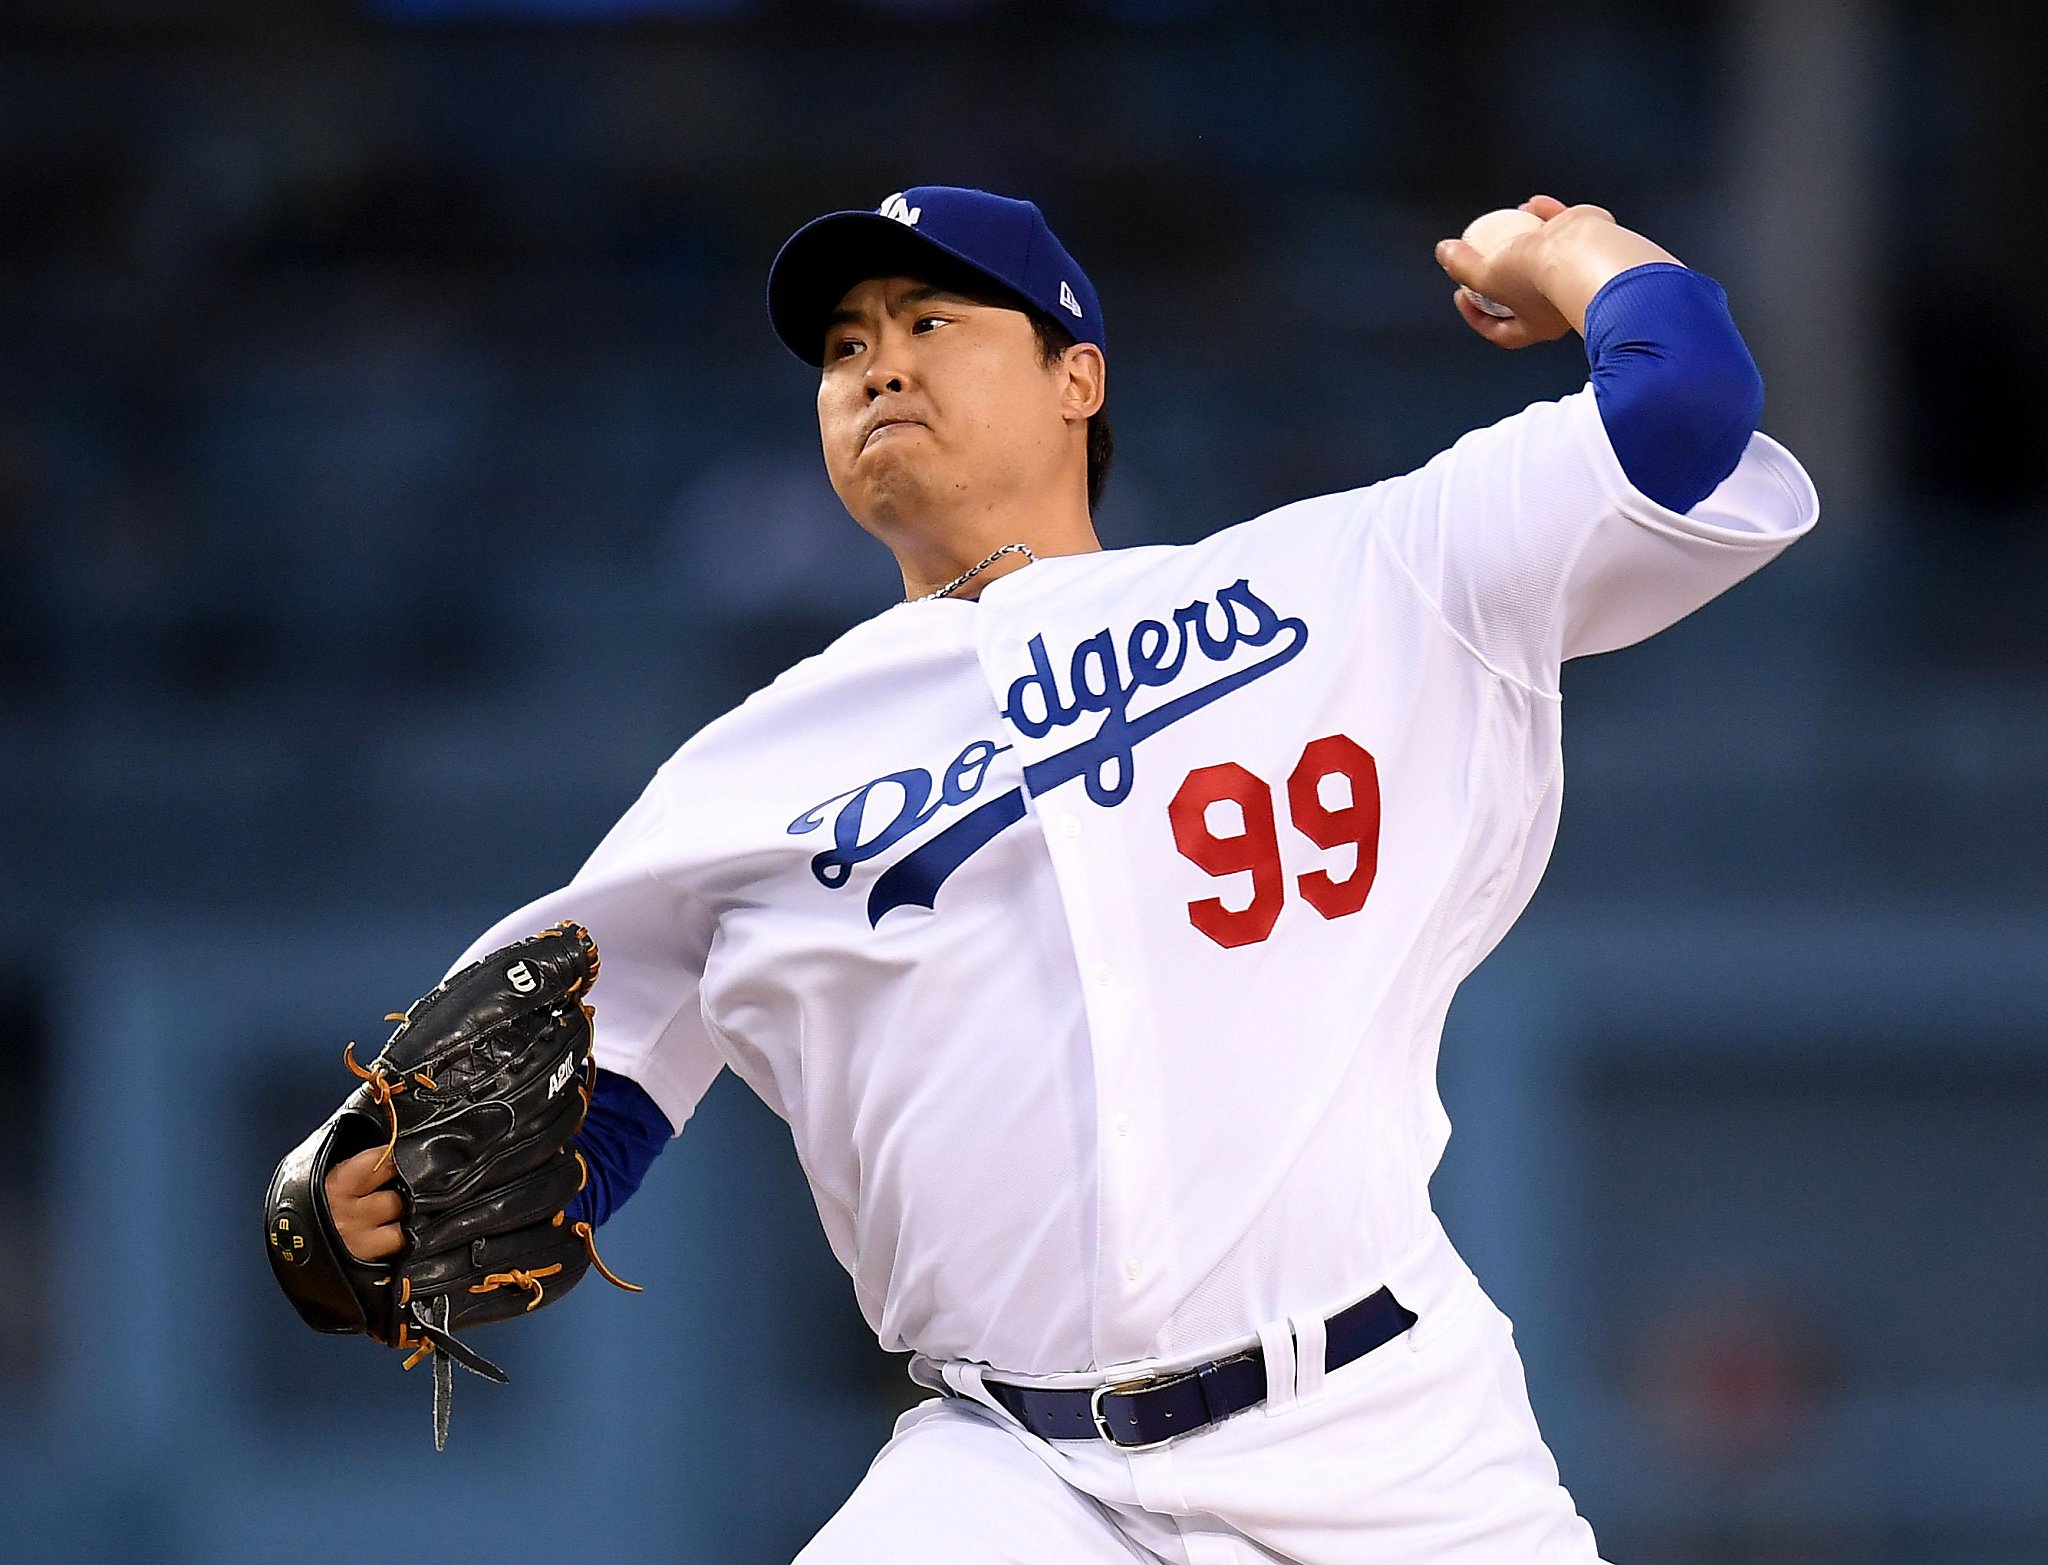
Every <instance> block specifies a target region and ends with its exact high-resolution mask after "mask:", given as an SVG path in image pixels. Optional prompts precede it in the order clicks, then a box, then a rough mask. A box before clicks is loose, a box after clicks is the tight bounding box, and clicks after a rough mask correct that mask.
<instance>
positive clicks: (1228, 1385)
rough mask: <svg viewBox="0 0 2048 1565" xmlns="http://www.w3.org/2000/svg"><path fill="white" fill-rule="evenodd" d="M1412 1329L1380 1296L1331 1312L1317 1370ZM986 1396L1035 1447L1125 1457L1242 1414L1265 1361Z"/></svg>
mask: <svg viewBox="0 0 2048 1565" xmlns="http://www.w3.org/2000/svg"><path fill="white" fill-rule="evenodd" d="M1414 1324H1415V1312H1414V1311H1413V1310H1411V1309H1409V1308H1407V1307H1406V1306H1405V1305H1403V1304H1402V1303H1401V1302H1400V1301H1399V1300H1398V1299H1396V1298H1395V1297H1394V1296H1393V1295H1392V1294H1391V1293H1389V1292H1387V1290H1386V1289H1384V1288H1382V1289H1380V1291H1379V1292H1377V1293H1373V1294H1368V1295H1367V1296H1366V1297H1364V1298H1362V1299H1360V1300H1359V1301H1358V1302H1357V1303H1356V1304H1352V1305H1348V1306H1346V1307H1345V1308H1344V1309H1341V1310H1339V1311H1338V1312H1337V1313H1336V1314H1335V1315H1332V1316H1331V1317H1330V1319H1329V1322H1328V1325H1327V1326H1326V1327H1325V1336H1324V1347H1323V1368H1324V1370H1325V1371H1326V1372H1327V1371H1329V1370H1333V1369H1339V1368H1342V1367H1343V1366H1344V1365H1346V1364H1349V1363H1350V1362H1351V1361H1352V1360H1353V1359H1359V1358H1363V1357H1365V1355H1366V1354H1368V1353H1370V1352H1371V1351H1372V1350H1373V1349H1374V1348H1377V1347H1380V1346H1381V1345H1383V1344H1385V1343H1388V1342H1392V1341H1393V1340H1394V1338H1396V1337H1398V1336H1400V1335H1401V1333H1402V1332H1404V1331H1406V1330H1407V1329H1408V1328H1409V1327H1410V1326H1412V1325H1414ZM982 1385H983V1386H984V1387H985V1388H986V1389H987V1391H988V1394H989V1395H990V1396H992V1397H994V1398H995V1399H996V1401H998V1402H1000V1403H1001V1404H1002V1405H1003V1406H1004V1407H1005V1408H1007V1409H1008V1410H1009V1413H1010V1416H1011V1417H1013V1418H1015V1419H1016V1420H1017V1422H1018V1423H1020V1424H1022V1425H1023V1426H1024V1427H1025V1428H1026V1429H1028V1430H1030V1431H1031V1432H1032V1433H1033V1434H1034V1435H1037V1436H1038V1438H1039V1439H1041V1440H1094V1439H1097V1438H1098V1437H1099V1438H1101V1439H1104V1440H1107V1441H1108V1442H1109V1443H1110V1444H1111V1445H1114V1446H1121V1447H1123V1448H1124V1449H1125V1450H1136V1449H1139V1448H1142V1447H1144V1446H1153V1445H1163V1444H1164V1443H1165V1442H1166V1441H1168V1440H1171V1439H1173V1438H1174V1437H1175V1436H1176V1435H1185V1434H1192V1433H1193V1432H1194V1431H1195V1430H1197V1429H1203V1428H1206V1427H1207V1426H1208V1425H1210V1424H1213V1423H1216V1422H1218V1421H1219V1420H1222V1419H1225V1418H1228V1417H1230V1415H1231V1414H1232V1413H1242V1412H1243V1411H1244V1410H1245V1409H1246V1408H1248V1407H1255V1406H1257V1405H1258V1404H1259V1403H1261V1402H1263V1401H1264V1400H1265V1399H1266V1355H1265V1351H1264V1350H1263V1349H1261V1348H1249V1349H1247V1350H1246V1351H1244V1352H1243V1353H1234V1354H1232V1355H1231V1356H1230V1357H1229V1358H1223V1359H1211V1360H1210V1361H1209V1362H1208V1363H1206V1364H1197V1365H1195V1366H1194V1367H1193V1368H1191V1369H1182V1370H1175V1371H1174V1372H1173V1373H1172V1374H1169V1375H1157V1376H1154V1377H1152V1378H1150V1379H1147V1380H1121V1381H1116V1382H1114V1383H1112V1384H1110V1385H1106V1386H1097V1387H1095V1388H1094V1389H1092V1390H1087V1391H1044V1390H1040V1389H1039V1388H1037V1387H1035V1386H1013V1385H1010V1384H1009V1383H1008V1382H1006V1381H1001V1380H984V1381H983V1382H982Z"/></svg>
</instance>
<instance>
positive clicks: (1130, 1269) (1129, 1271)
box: [1124, 1255, 1142, 1282]
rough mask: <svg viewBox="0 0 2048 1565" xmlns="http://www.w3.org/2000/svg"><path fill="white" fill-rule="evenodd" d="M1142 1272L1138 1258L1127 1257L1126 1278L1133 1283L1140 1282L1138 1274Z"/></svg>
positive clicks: (1125, 1264)
mask: <svg viewBox="0 0 2048 1565" xmlns="http://www.w3.org/2000/svg"><path fill="white" fill-rule="evenodd" d="M1140 1270H1142V1268H1141V1267H1140V1266H1139V1265H1138V1258H1137V1257H1136V1256H1135V1255H1133V1256H1130V1257H1127V1258H1126V1259H1125V1261H1124V1276H1125V1277H1126V1278H1127V1279H1129V1280H1130V1281H1132V1282H1136V1281H1137V1280H1138V1273H1139V1271H1140Z"/></svg>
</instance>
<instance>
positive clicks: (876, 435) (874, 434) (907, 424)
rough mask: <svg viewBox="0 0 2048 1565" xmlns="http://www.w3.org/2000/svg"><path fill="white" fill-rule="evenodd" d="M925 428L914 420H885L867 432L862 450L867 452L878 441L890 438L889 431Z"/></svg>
mask: <svg viewBox="0 0 2048 1565" xmlns="http://www.w3.org/2000/svg"><path fill="white" fill-rule="evenodd" d="M924 427H925V426H924V424H923V423H922V422H920V421H919V420H917V419H914V418H885V419H882V420H881V421H880V422H878V423H877V424H876V425H875V427H874V428H873V429H870V430H869V431H868V432H867V434H866V435H865V436H864V437H863V438H862V440H861V443H860V448H861V450H863V451H865V450H867V448H868V447H869V446H871V445H873V444H874V443H875V442H876V441H877V440H884V439H888V438H890V435H889V431H891V430H892V429H923V428H924Z"/></svg>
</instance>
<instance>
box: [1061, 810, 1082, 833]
mask: <svg viewBox="0 0 2048 1565" xmlns="http://www.w3.org/2000/svg"><path fill="white" fill-rule="evenodd" d="M1060 835H1061V836H1062V837H1067V838H1073V837H1078V836H1080V835H1081V822H1080V821H1079V820H1078V819H1077V818H1076V817H1074V816H1072V815H1062V816H1061V817H1060Z"/></svg>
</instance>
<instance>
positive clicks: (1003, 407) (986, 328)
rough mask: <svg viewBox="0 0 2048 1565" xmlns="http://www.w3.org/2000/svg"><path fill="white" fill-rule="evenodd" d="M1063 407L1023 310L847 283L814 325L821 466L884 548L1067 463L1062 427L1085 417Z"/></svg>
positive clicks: (1066, 403) (1068, 436)
mask: <svg viewBox="0 0 2048 1565" xmlns="http://www.w3.org/2000/svg"><path fill="white" fill-rule="evenodd" d="M1077 351H1082V350H1069V352H1070V353H1071V352H1077ZM1085 351H1086V352H1089V353H1095V352H1097V350H1095V349H1092V348H1090V349H1086V350H1085ZM1099 400H1100V399H1099V397H1097V398H1096V403H1097V405H1099ZM1074 405H1075V402H1074V395H1073V386H1072V377H1070V376H1069V375H1067V374H1065V373H1064V372H1063V371H1062V370H1061V368H1060V366H1058V365H1055V366H1051V367H1048V366H1047V365H1046V364H1045V362H1044V360H1043V359H1042V358H1041V357H1040V354H1039V351H1038V339H1037V335H1036V333H1035V332H1034V331H1033V330H1032V326H1031V321H1030V318H1029V317H1028V316H1026V315H1025V314H1024V312H1023V311H1022V310H1017V309H1011V308H1008V307H1007V306H1004V305H1000V304H992V303H985V302H979V301H976V300H973V299H970V298H967V297H965V296H964V295H962V294H958V293H953V292H950V291H948V290H946V289H944V288H941V287H939V286H937V285H936V284H933V283H929V282H926V281H924V280H922V279H920V278H916V277H876V278H870V279H869V280H868V281H866V282H863V283H859V284H857V285H855V286H854V287H853V288H851V289H849V290H848V291H847V293H846V296H845V297H844V298H843V299H841V300H840V302H839V308H838V310H837V311H836V312H835V313H834V315H833V318H832V321H831V323H830V324H829V325H828V326H827V328H826V332H825V365H824V370H823V372H822V373H821V375H820V377H819V380H818V433H819V436H820V438H821V439H822V440H823V443H824V448H825V469H826V471H827V473H829V474H830V476H831V479H832V487H833V488H834V489H835V490H837V491H838V493H839V498H840V500H841V501H843V502H844V503H845V505H846V508H847V510H848V511H850V512H851V513H852V514H853V517H854V519H855V520H856V521H858V522H859V523H860V524H861V525H862V526H863V527H865V528H867V529H868V531H870V532H872V533H875V534H876V535H877V536H878V537H881V538H882V539H883V540H884V541H885V542H886V541H889V539H890V537H891V535H892V534H896V533H900V532H901V531H903V530H904V529H906V528H908V529H917V528H919V527H920V526H924V527H928V526H929V525H930V523H931V519H932V518H934V517H946V516H956V517H957V516H961V515H966V514H972V513H979V512H983V511H985V510H986V509H988V508H989V507H992V506H996V505H1000V504H1002V503H1003V501H1004V500H1005V498H1006V497H1007V496H1009V495H1012V494H1016V493H1020V492H1022V493H1036V494H1043V493H1045V492H1046V491H1047V489H1048V488H1049V486H1051V485H1053V484H1056V483H1058V482H1059V481H1060V478H1061V475H1062V474H1063V472H1064V470H1065V469H1066V468H1068V467H1071V466H1072V464H1073V463H1074V461H1075V459H1076V452H1077V450H1078V449H1079V448H1078V447H1077V446H1076V443H1075V440H1074V438H1073V433H1072V431H1073V429H1074V428H1077V427H1078V428H1081V429H1083V430H1084V431H1085V426H1086V415H1085V414H1083V415H1081V417H1080V418H1079V420H1078V422H1077V421H1076V420H1075V418H1074V416H1073V411H1072V410H1073V406H1074ZM1088 411H1090V412H1092V411H1093V408H1092V407H1091V408H1089V410H1088ZM1084 438H1085V437H1084ZM1082 460H1083V462H1084V466H1085V454H1084V455H1083V458H1082Z"/></svg>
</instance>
